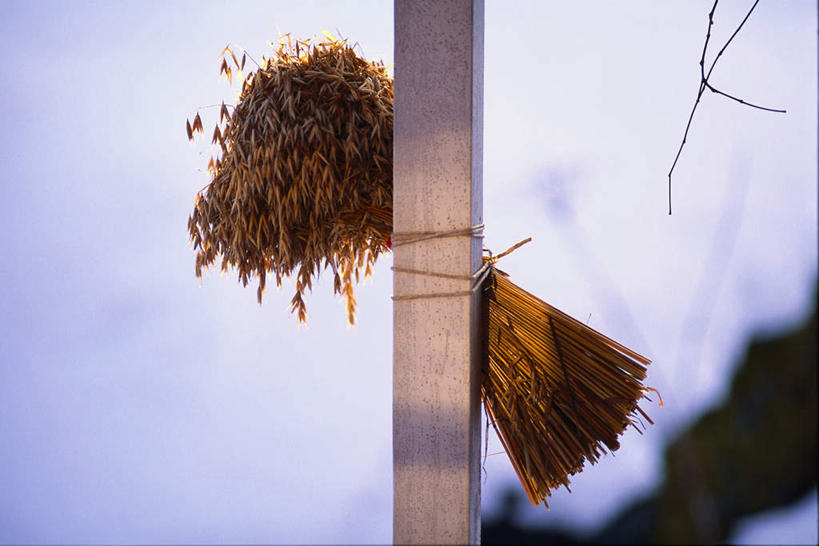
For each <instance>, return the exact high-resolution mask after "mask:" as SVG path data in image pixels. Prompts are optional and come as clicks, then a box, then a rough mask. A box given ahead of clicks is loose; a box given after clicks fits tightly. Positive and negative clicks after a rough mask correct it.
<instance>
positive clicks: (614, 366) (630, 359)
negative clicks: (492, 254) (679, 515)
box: [481, 266, 652, 507]
mask: <svg viewBox="0 0 819 546" xmlns="http://www.w3.org/2000/svg"><path fill="white" fill-rule="evenodd" d="M484 306H485V312H486V313H488V321H487V322H488V325H489V327H488V333H487V337H488V339H487V344H488V353H489V354H488V359H487V367H486V369H485V370H484V375H483V380H482V382H481V394H482V396H483V401H484V408H485V409H486V412H487V416H488V418H489V421H490V422H491V423H492V426H493V427H494V428H495V430H496V432H497V434H498V437H499V438H500V440H501V443H502V444H503V446H504V448H505V449H506V453H507V454H508V455H509V458H510V459H511V461H512V465H513V466H514V467H515V470H516V471H517V473H518V477H519V478H520V481H521V483H522V484H523V487H524V489H526V493H527V495H528V496H529V500H530V501H531V502H532V504H540V503H541V502H544V503H545V504H546V505H547V507H548V503H546V497H548V496H550V495H551V493H550V491H551V489H555V488H557V487H559V486H560V485H563V486H565V487H566V488H567V489H568V488H569V480H568V476H569V474H574V473H576V472H579V471H580V470H581V469H582V467H583V462H584V459H585V460H588V461H590V462H592V463H594V462H596V461H597V458H598V457H599V456H600V454H601V452H605V448H604V447H603V446H605V447H607V448H608V449H609V450H611V451H614V450H616V449H617V448H618V447H620V444H619V442H618V441H617V437H618V436H619V435H620V434H621V433H622V432H623V431H624V430H625V428H626V427H627V426H628V425H633V426H635V428H636V423H635V419H636V417H637V416H636V413H637V412H639V414H640V415H642V416H643V417H644V418H645V419H646V420H647V421H648V422H649V423H652V421H651V419H649V417H648V416H647V415H646V414H645V413H643V411H642V410H641V409H640V408H639V406H637V402H638V400H639V399H640V398H642V397H644V395H645V392H646V390H647V389H646V388H645V387H643V386H642V384H641V381H642V380H643V379H645V376H646V368H645V366H646V365H648V364H649V362H650V361H649V360H648V359H646V358H645V357H643V356H640V355H639V354H637V353H635V352H634V351H631V350H630V349H627V348H626V347H623V346H622V345H620V344H619V343H617V342H615V341H612V340H611V339H609V338H607V337H606V336H604V335H603V334H601V333H599V332H597V331H595V330H593V329H592V328H589V327H588V326H586V325H584V324H583V323H581V322H579V321H577V320H575V319H573V318H571V317H570V316H568V315H566V314H565V313H563V312H561V311H559V310H558V309H555V308H554V307H552V306H551V305H549V304H548V303H546V302H544V301H542V300H540V299H538V298H536V297H535V296H533V295H532V294H530V293H528V292H526V291H525V290H523V289H522V288H520V287H519V286H517V285H516V284H514V283H512V282H511V281H510V280H509V279H508V278H507V275H506V274H505V273H503V272H502V271H499V270H497V269H495V267H494V266H492V267H491V270H490V274H489V276H488V280H487V285H486V287H485V300H484ZM649 390H650V389H649ZM637 430H639V428H638V429H637ZM601 444H603V445H601Z"/></svg>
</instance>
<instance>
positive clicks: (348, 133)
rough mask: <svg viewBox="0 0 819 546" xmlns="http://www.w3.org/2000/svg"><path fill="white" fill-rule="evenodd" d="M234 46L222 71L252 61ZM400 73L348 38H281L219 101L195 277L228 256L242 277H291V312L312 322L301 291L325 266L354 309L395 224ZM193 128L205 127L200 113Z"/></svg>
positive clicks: (201, 201) (199, 213)
mask: <svg viewBox="0 0 819 546" xmlns="http://www.w3.org/2000/svg"><path fill="white" fill-rule="evenodd" d="M246 59H247V56H246V54H243V55H242V57H241V60H240V59H239V58H237V56H236V55H235V54H234V52H233V51H232V50H231V49H230V47H228V48H226V49H225V51H224V52H223V60H222V66H221V72H222V73H224V74H226V75H227V76H228V78H229V79H232V76H233V71H234V70H237V69H238V70H241V69H242V68H244V65H245V61H246ZM392 120H393V81H392V78H391V77H390V76H389V75H388V74H387V71H386V69H385V67H384V65H383V64H382V63H374V62H368V61H366V60H365V59H363V58H362V57H361V56H359V55H358V54H357V52H356V51H355V49H354V47H352V46H350V45H348V44H347V42H346V40H339V39H336V38H334V37H333V36H331V35H330V34H328V33H325V36H324V37H323V38H321V39H316V40H292V39H291V38H290V37H289V36H285V37H284V38H282V39H281V40H280V41H279V42H278V44H277V45H276V46H275V50H274V55H273V56H272V58H270V59H264V58H262V63H261V65H259V66H258V69H257V70H256V71H255V72H250V73H249V74H248V75H247V76H246V77H245V79H244V81H243V83H242V90H241V94H240V96H239V99H238V102H237V104H236V105H235V107H234V108H233V110H232V112H231V111H229V109H228V107H227V106H226V105H224V104H223V105H222V108H221V110H220V117H219V122H218V123H217V125H216V128H215V130H214V133H213V142H214V143H215V144H217V145H218V146H219V148H220V153H219V154H218V155H217V157H215V158H212V159H211V161H210V164H209V172H210V173H211V176H212V180H211V182H210V183H209V184H208V185H207V186H206V187H205V188H203V190H202V191H200V192H199V194H198V195H197V197H196V204H195V206H194V209H193V213H192V214H191V216H190V218H189V220H188V232H189V234H190V237H191V241H192V242H193V246H194V249H195V250H196V275H197V276H198V277H201V275H202V270H203V268H205V269H206V268H207V267H208V266H210V265H212V264H213V263H214V262H215V261H216V260H217V258H219V257H221V268H222V270H223V271H227V270H228V269H229V268H231V267H232V268H235V269H236V270H237V271H238V275H239V280H240V281H241V282H242V284H243V285H247V283H248V282H249V281H250V280H252V279H253V278H254V277H255V278H256V279H258V290H257V296H258V299H259V302H260V303H261V301H262V294H263V292H264V289H265V285H266V280H267V277H268V275H270V276H272V277H273V278H275V280H276V284H277V286H281V282H282V279H283V278H285V277H292V278H294V279H295V283H296V293H295V295H294V296H293V299H292V301H291V310H292V311H293V312H296V313H297V314H298V318H299V321H305V320H306V318H307V311H306V307H305V303H304V293H305V291H306V290H308V289H311V288H312V281H313V279H314V278H316V277H317V276H318V275H319V272H320V271H321V270H323V269H329V270H331V271H332V274H333V278H334V283H333V288H334V291H335V293H336V294H341V295H343V296H344V297H345V298H346V302H347V315H348V320H349V321H350V322H351V323H352V322H353V320H354V315H355V307H356V303H355V298H354V295H353V286H354V282H358V281H359V280H360V278H361V277H362V276H367V275H369V274H370V273H371V268H372V265H373V264H374V262H375V260H376V258H377V257H378V255H379V254H380V253H382V252H384V251H386V250H387V248H388V244H389V236H390V233H391V231H392ZM186 130H187V133H188V137H189V138H192V137H193V134H194V133H196V132H203V129H202V121H201V118H200V117H199V114H197V115H196V117H195V118H194V120H193V123H191V122H188V124H187V126H186Z"/></svg>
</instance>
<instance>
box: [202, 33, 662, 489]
mask: <svg viewBox="0 0 819 546" xmlns="http://www.w3.org/2000/svg"><path fill="white" fill-rule="evenodd" d="M246 58H247V57H246V54H243V55H242V57H241V60H239V58H237V56H236V55H235V53H234V52H233V51H232V50H231V49H230V48H229V47H228V48H225V51H224V52H223V61H222V67H221V71H222V73H224V74H225V75H226V76H227V77H228V78H229V79H232V77H233V71H234V70H240V71H241V70H242V69H243V68H244V66H245V62H246ZM186 129H187V133H188V138H191V139H192V138H193V136H194V134H195V133H197V132H199V133H202V132H204V131H203V127H202V120H201V117H200V115H199V114H198V113H197V114H196V116H195V118H194V120H193V122H188V124H187V127H186ZM392 131H393V81H392V78H390V77H389V76H388V75H387V72H386V70H385V67H384V66H383V64H380V63H370V62H367V61H366V60H364V59H363V58H361V57H360V56H358V54H357V53H356V52H355V51H354V48H353V47H350V46H349V45H348V44H347V42H346V41H344V40H338V39H336V38H334V37H333V36H331V35H329V34H326V35H325V38H324V39H321V40H319V41H310V40H306V41H293V40H291V38H290V37H289V36H285V37H284V38H283V39H282V40H280V42H279V44H278V46H277V49H276V50H275V54H274V56H273V57H272V58H271V59H268V60H266V59H264V58H262V64H261V65H259V66H258V69H257V70H256V71H255V72H251V73H249V74H248V75H247V76H246V77H245V79H244V80H243V83H242V90H241V94H240V96H239V100H238V103H237V104H236V106H235V107H234V108H233V111H232V112H231V111H230V110H229V108H228V106H227V105H225V104H222V105H221V109H220V112H219V122H218V123H217V125H216V128H215V129H214V132H213V143H214V144H218V146H219V149H220V153H219V154H218V155H217V157H215V158H211V161H210V164H209V166H208V168H209V172H210V174H211V178H212V179H211V182H210V183H209V184H208V185H207V186H205V188H203V189H202V190H201V191H200V192H199V193H198V194H197V197H196V204H195V206H194V210H193V213H192V214H191V216H190V218H189V219H188V233H189V236H190V238H191V241H192V243H193V246H194V249H195V250H196V275H197V277H201V275H202V271H203V269H207V268H208V267H209V266H211V265H212V264H213V263H214V262H215V261H216V260H217V259H219V258H221V268H222V270H223V271H227V270H228V268H231V267H233V268H235V269H236V270H237V271H238V275H239V280H240V281H241V282H242V283H243V284H244V285H247V283H248V282H249V281H250V280H252V279H253V278H256V279H258V289H257V297H258V299H259V302H260V303H261V301H262V295H263V292H264V289H265V285H266V279H267V276H268V275H272V276H273V277H274V278H275V280H276V284H277V285H278V286H281V282H282V279H283V278H285V277H294V278H295V281H296V293H295V295H294V296H293V299H292V300H291V310H292V311H293V312H296V313H297V316H298V319H299V321H302V322H303V321H305V320H306V318H307V312H306V306H305V303H304V292H305V291H306V290H310V289H311V288H312V281H313V279H314V278H316V277H317V276H318V274H319V273H320V271H321V270H323V269H326V268H329V269H331V270H332V272H333V276H334V283H333V287H334V291H335V292H336V293H337V294H341V295H343V296H344V297H345V298H346V302H347V316H348V320H349V322H350V323H353V321H354V315H355V307H356V303H355V298H354V294H353V286H354V283H357V282H358V281H359V279H360V278H361V277H362V276H367V275H369V274H370V273H371V268H372V265H373V264H374V263H375V260H376V258H377V257H378V256H379V255H380V254H381V253H383V252H385V251H386V250H387V249H388V248H389V245H390V236H391V233H392V183H393V182H392V166H393V161H392V160H393V158H392V138H393V132H392ZM525 242H528V241H522V242H521V243H518V244H517V245H515V246H514V247H512V248H510V249H509V250H507V251H506V252H504V253H502V254H500V255H498V256H495V257H494V258H489V259H486V261H487V262H488V267H489V274H488V276H487V280H486V283H487V284H486V285H485V290H484V292H483V303H484V311H485V313H486V319H487V320H486V321H485V324H486V325H487V332H486V333H485V340H486V342H487V350H488V357H487V359H486V367H485V369H484V373H483V378H482V385H481V393H482V396H483V400H484V407H485V408H486V411H487V415H488V417H489V420H490V422H491V423H492V425H493V426H494V428H495V430H496V431H497V434H498V437H499V438H500V439H501V442H502V443H503V445H504V447H505V448H506V452H507V453H508V455H509V457H510V459H511V461H512V464H513V466H514V468H515V470H516V471H517V473H518V476H519V478H520V480H521V483H522V484H523V487H524V489H525V490H526V492H527V494H528V496H529V499H530V500H531V501H532V503H533V504H539V503H540V502H544V503H545V502H546V497H548V496H550V492H551V490H552V489H555V488H557V487H559V486H561V485H563V486H566V487H567V488H568V484H569V480H568V476H569V475H570V474H574V473H576V472H579V471H580V470H581V469H582V467H583V464H584V462H585V461H589V462H592V463H594V462H596V461H597V459H598V457H599V456H600V455H601V454H602V453H604V452H605V450H606V449H609V450H612V451H613V450H616V449H617V448H618V447H619V443H618V440H617V437H618V436H619V435H620V434H621V433H622V432H623V431H624V429H625V428H626V427H627V426H629V425H633V426H635V427H636V426H637V423H639V417H638V414H639V415H641V416H642V417H644V418H645V419H646V420H647V421H648V422H651V420H650V419H649V418H648V416H646V415H645V413H643V411H642V410H641V409H640V408H639V407H638V406H637V402H638V401H639V399H640V398H642V397H644V395H645V393H646V391H647V390H653V389H650V388H647V387H643V386H642V383H641V382H642V380H643V379H644V378H645V376H646V368H645V366H646V365H648V364H649V361H648V359H646V358H644V357H642V356H640V355H638V354H637V353H635V352H633V351H631V350H629V349H627V348H625V347H623V346H622V345H619V344H618V343H616V342H614V341H612V340H610V339H609V338H607V337H605V336H604V335H602V334H600V333H599V332H596V331H594V330H593V329H591V328H588V327H587V326H585V325H584V324H582V323H580V322H578V321H576V320H574V319H572V318H571V317H569V316H568V315H565V314H564V313H562V312H560V311H558V310H557V309H555V308H553V307H551V306H550V305H548V304H547V303H545V302H543V301H541V300H539V299H538V298H536V297H535V296H533V295H531V294H529V293H528V292H526V291H525V290H523V289H521V288H520V287H518V286H516V285H515V284H513V283H512V282H511V281H509V279H508V278H507V276H506V274H505V273H503V272H501V271H500V270H497V269H496V268H495V267H494V263H495V262H497V260H498V259H499V258H501V257H503V256H504V255H506V254H508V253H509V252H511V251H513V250H514V249H516V248H517V247H519V246H520V245H521V244H524V243H525ZM638 430H639V428H638Z"/></svg>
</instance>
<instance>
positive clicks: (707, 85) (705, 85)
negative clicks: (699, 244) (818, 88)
mask: <svg viewBox="0 0 819 546" xmlns="http://www.w3.org/2000/svg"><path fill="white" fill-rule="evenodd" d="M717 4H719V0H714V5H713V6H712V7H711V11H710V12H709V13H708V31H707V32H706V34H705V44H704V45H703V47H702V56H701V57H700V85H699V89H698V90H697V98H696V99H695V100H694V106H693V107H692V108H691V113H690V114H689V116H688V123H687V124H686V125H685V132H684V133H683V138H682V142H681V143H680V147H679V148H678V149H677V155H676V156H674V163H672V164H671V170H669V171H668V214H669V215H670V214H671V175H672V174H673V173H674V168H675V167H676V166H677V162H678V161H679V159H680V155H681V154H682V151H683V148H684V147H685V143H686V141H687V140H688V132H689V131H690V130H691V122H692V121H693V120H694V113H695V112H696V111H697V106H699V104H700V100H701V99H702V95H703V93H705V91H706V89H707V90H708V91H711V92H712V93H716V94H717V95H722V96H723V97H725V98H728V99H731V100H733V101H736V102H738V103H740V104H742V105H745V106H749V107H751V108H756V109H758V110H764V111H766V112H776V113H779V114H784V113H786V111H785V110H781V109H778V108H768V107H766V106H760V105H758V104H754V103H751V102H748V101H746V100H743V99H741V98H739V97H735V96H734V95H730V94H728V93H725V92H724V91H721V90H719V89H717V88H716V87H714V86H713V85H712V84H711V82H710V78H711V73H712V72H713V71H714V67H715V66H717V62H718V61H719V60H720V57H722V54H723V53H725V50H726V49H727V48H728V46H729V45H730V44H731V42H732V41H733V40H734V38H735V37H736V35H737V34H739V31H740V30H741V29H742V27H743V26H744V25H745V22H746V21H747V20H748V18H749V17H750V16H751V14H752V13H753V12H754V9H756V5H757V4H759V0H755V1H754V4H753V5H752V6H751V9H749V10H748V13H746V14H745V17H744V18H743V19H742V22H741V23H739V26H737V28H736V30H735V31H734V33H733V34H731V37H730V38H728V41H726V42H725V45H723V46H722V48H721V49H720V50H719V52H718V53H717V55H716V57H714V60H713V61H712V62H711V66H710V67H709V68H708V73H706V72H705V56H706V54H707V53H708V44H709V42H710V41H711V28H712V27H713V26H714V12H715V11H716V10H717Z"/></svg>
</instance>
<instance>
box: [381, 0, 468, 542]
mask: <svg viewBox="0 0 819 546" xmlns="http://www.w3.org/2000/svg"><path fill="white" fill-rule="evenodd" d="M482 154H483V0H395V141H394V195H393V208H394V220H393V229H394V231H395V232H396V233H407V232H419V231H448V230H455V229H461V228H469V227H470V226H474V225H477V224H480V223H482V222H483V195H482V169H483V160H482ZM481 248H482V240H481V239H479V238H470V237H468V236H465V237H452V238H438V239H429V240H425V241H421V242H416V243H411V244H405V245H401V246H396V247H395V250H394V252H395V253H394V263H395V267H396V269H401V268H409V269H415V270H422V271H429V272H436V273H444V274H449V275H462V276H468V275H470V274H472V273H474V272H475V271H477V270H478V268H479V267H480V265H481ZM470 285H471V283H470V281H469V280H466V279H451V278H440V277H433V276H425V275H417V274H410V273H406V272H401V271H396V273H395V276H394V286H393V290H394V294H395V296H397V297H398V296H402V295H409V294H441V293H452V292H463V291H465V290H469V289H470V288H471V286H470ZM393 309H394V310H393V320H394V339H393V341H394V349H393V351H394V353H393V464H394V467H393V471H394V478H393V484H394V501H395V504H394V519H393V524H394V525H393V529H394V541H395V542H396V543H401V544H409V543H426V544H433V543H437V544H443V543H460V544H463V543H467V542H468V543H479V542H480V434H481V431H480V390H479V389H480V364H481V356H480V350H479V347H480V340H479V339H478V320H479V309H480V306H479V300H478V295H477V294H473V295H472V296H468V295H466V296H464V295H462V296H454V297H453V296H449V297H426V298H419V299H397V300H396V301H395V303H394V308H393Z"/></svg>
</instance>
